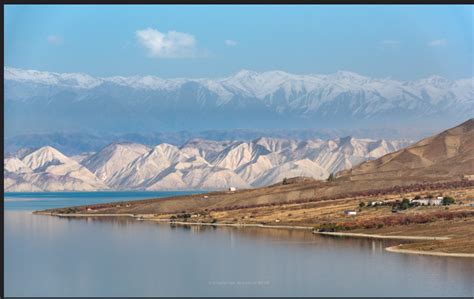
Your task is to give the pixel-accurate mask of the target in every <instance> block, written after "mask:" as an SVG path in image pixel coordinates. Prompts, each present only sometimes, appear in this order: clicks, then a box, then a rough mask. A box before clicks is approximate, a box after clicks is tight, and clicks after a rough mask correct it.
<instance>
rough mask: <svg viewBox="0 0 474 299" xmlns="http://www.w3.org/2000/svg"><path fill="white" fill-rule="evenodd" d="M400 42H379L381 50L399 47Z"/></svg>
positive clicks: (391, 40)
mask: <svg viewBox="0 0 474 299" xmlns="http://www.w3.org/2000/svg"><path fill="white" fill-rule="evenodd" d="M400 44H401V42H400V41H399V40H393V39H386V40H383V41H381V42H380V45H381V46H382V47H383V48H397V47H398V46H400Z"/></svg>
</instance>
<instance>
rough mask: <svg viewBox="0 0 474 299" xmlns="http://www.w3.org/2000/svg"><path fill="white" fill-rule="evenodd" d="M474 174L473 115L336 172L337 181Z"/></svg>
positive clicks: (429, 178) (424, 179) (442, 178)
mask: <svg viewBox="0 0 474 299" xmlns="http://www.w3.org/2000/svg"><path fill="white" fill-rule="evenodd" d="M472 175H474V118H471V119H469V120H468V121H466V122H464V123H462V124H460V125H459V126H457V127H454V128H451V129H449V130H446V131H444V132H442V133H440V134H437V135H435V136H432V137H429V138H426V139H423V140H421V141H419V142H417V143H415V144H413V145H411V146H409V147H407V148H405V149H402V150H399V151H396V152H393V153H390V154H387V155H385V156H383V157H381V158H379V159H377V160H373V161H368V162H365V163H362V164H360V165H358V166H356V167H354V168H353V169H350V170H347V171H342V172H340V173H339V174H338V175H337V177H338V178H339V179H341V180H351V181H355V180H357V181H363V180H377V181H380V180H403V181H413V182H419V183H422V182H433V181H446V180H459V179H464V178H469V177H470V176H472Z"/></svg>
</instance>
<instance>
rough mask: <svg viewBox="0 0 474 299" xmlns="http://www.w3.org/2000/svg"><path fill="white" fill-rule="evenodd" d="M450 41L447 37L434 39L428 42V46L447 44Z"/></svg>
mask: <svg viewBox="0 0 474 299" xmlns="http://www.w3.org/2000/svg"><path fill="white" fill-rule="evenodd" d="M447 43H448V41H447V40H445V39H435V40H432V41H430V42H429V43H428V46H430V47H442V46H446V45H447Z"/></svg>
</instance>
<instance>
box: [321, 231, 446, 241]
mask: <svg viewBox="0 0 474 299" xmlns="http://www.w3.org/2000/svg"><path fill="white" fill-rule="evenodd" d="M313 233H314V234H318V235H326V236H337V237H354V238H369V239H395V240H424V241H426V240H449V239H451V238H449V237H426V236H390V235H377V234H364V233H340V232H313Z"/></svg>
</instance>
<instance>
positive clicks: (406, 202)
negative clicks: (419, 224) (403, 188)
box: [400, 198, 410, 210]
mask: <svg viewBox="0 0 474 299" xmlns="http://www.w3.org/2000/svg"><path fill="white" fill-rule="evenodd" d="M400 208H401V209H402V210H406V209H408V208H410V201H409V200H408V198H404V199H403V200H402V203H401V204H400Z"/></svg>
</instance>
